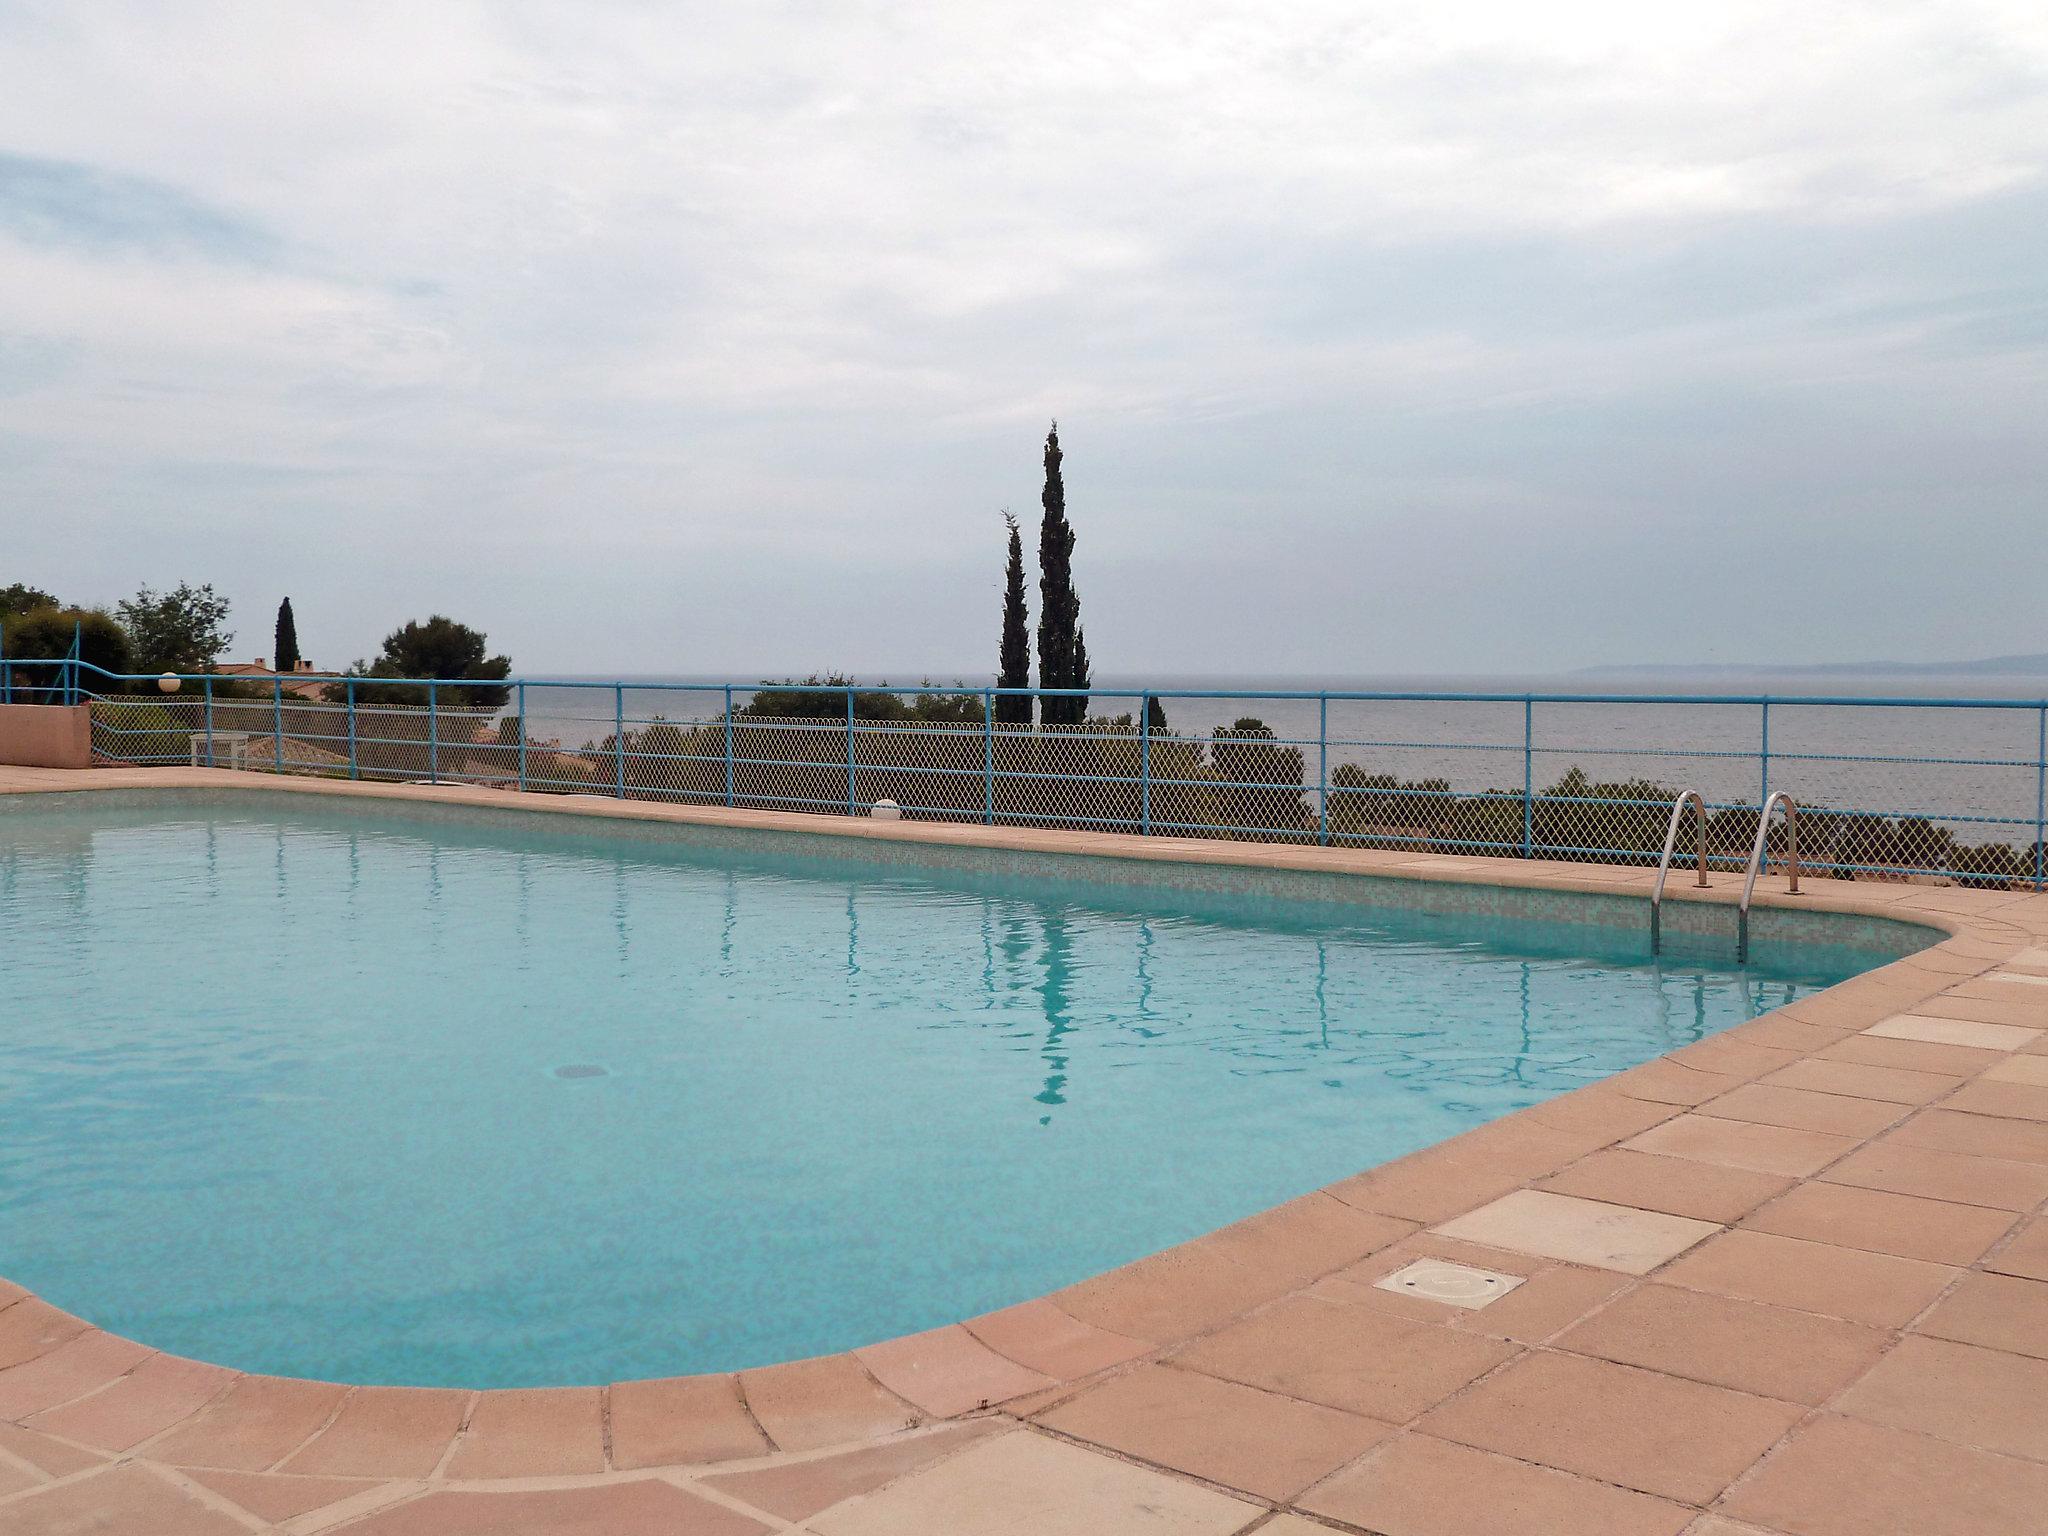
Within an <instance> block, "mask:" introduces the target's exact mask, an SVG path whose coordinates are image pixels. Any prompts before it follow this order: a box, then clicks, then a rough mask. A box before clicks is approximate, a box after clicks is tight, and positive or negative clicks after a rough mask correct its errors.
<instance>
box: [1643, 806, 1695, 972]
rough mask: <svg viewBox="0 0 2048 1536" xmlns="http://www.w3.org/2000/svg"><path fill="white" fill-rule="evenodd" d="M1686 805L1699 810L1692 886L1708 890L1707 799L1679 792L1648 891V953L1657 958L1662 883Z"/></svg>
mask: <svg viewBox="0 0 2048 1536" xmlns="http://www.w3.org/2000/svg"><path fill="white" fill-rule="evenodd" d="M1687 805H1696V806H1698V807H1699V808H1700V843H1699V864H1700V872H1699V878H1698V879H1697V880H1695V881H1694V882H1693V883H1694V884H1695V885H1697V886H1698V887H1699V888H1700V889H1701V890H1705V889H1706V888H1707V797H1706V796H1705V795H1703V794H1701V793H1700V792H1699V791H1698V790H1696V789H1681V790H1680V791H1679V792H1678V798H1677V799H1676V800H1674V801H1672V802H1671V824H1670V825H1669V826H1667V827H1666V828H1665V829H1664V852H1663V854H1662V855H1661V856H1659V858H1658V860H1657V883H1656V884H1655V885H1653V886H1652V887H1650V953H1651V954H1653V955H1654V954H1656V953H1657V948H1658V946H1659V945H1660V944H1661V943H1662V942H1663V938H1664V880H1665V877H1666V876H1668V875H1669V874H1670V873H1671V851H1672V849H1674V848H1676V847H1677V846H1678V823H1679V822H1680V821H1681V820H1683V819H1684V816H1685V808H1686V806H1687Z"/></svg>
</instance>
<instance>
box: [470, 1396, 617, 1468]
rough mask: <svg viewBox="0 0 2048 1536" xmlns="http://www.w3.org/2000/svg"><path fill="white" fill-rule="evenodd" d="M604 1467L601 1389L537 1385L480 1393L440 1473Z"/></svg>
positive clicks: (602, 1397) (602, 1399) (602, 1398)
mask: <svg viewBox="0 0 2048 1536" xmlns="http://www.w3.org/2000/svg"><path fill="white" fill-rule="evenodd" d="M603 1470H604V1394H603V1392H601V1391H600V1390H599V1389H598V1388H596V1387H538V1388H528V1389H525V1390H520V1391H499V1392H486V1393H484V1394H483V1395H482V1396H481V1397H479V1398H478V1399H477V1402H476V1406H475V1408H474V1409H473V1410H472V1411H471V1413H470V1416H469V1424H468V1427H467V1428H465V1429H464V1430H463V1432H462V1438H461V1439H460V1440H458V1441H457V1442H456V1444H455V1454H454V1455H453V1456H451V1457H450V1458H449V1459H448V1466H447V1470H446V1471H445V1472H444V1473H443V1474H442V1475H443V1476H444V1477H450V1478H471V1479H475V1478H492V1477H563V1476H570V1475H574V1474H577V1473H589V1472H602V1471H603Z"/></svg>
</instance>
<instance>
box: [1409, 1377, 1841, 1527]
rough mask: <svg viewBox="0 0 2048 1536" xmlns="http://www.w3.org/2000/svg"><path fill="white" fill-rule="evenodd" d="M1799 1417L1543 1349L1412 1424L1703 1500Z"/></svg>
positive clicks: (1760, 1402) (1769, 1402) (1794, 1409)
mask: <svg viewBox="0 0 2048 1536" xmlns="http://www.w3.org/2000/svg"><path fill="white" fill-rule="evenodd" d="M1803 1412H1804V1410H1803V1409H1801V1408H1799V1407H1798V1406H1797V1405H1795V1404H1792V1403H1785V1402H1778V1401H1775V1400H1773V1399H1771V1398H1764V1397H1755V1396H1752V1395H1750V1394H1748V1393H1744V1392H1732V1391H1730V1390H1728V1389H1727V1388H1725V1387H1712V1386H1706V1385H1704V1384H1702V1383H1700V1382H1696V1381H1685V1380H1681V1379H1679V1378H1678V1377H1675V1376H1665V1375H1661V1374H1659V1373H1657V1372H1654V1371H1644V1370H1638V1369H1636V1368H1635V1367H1633V1366H1626V1365H1615V1364H1612V1363H1610V1362H1608V1361H1605V1360H1589V1359H1582V1358H1580V1357H1579V1356H1576V1355H1567V1354H1557V1353H1552V1352H1550V1351H1542V1350H1539V1351H1536V1352H1533V1353H1531V1354H1527V1355H1524V1356H1523V1357H1522V1358H1521V1359H1519V1360H1517V1361H1515V1362H1514V1363H1513V1364H1512V1365H1510V1366H1508V1367H1507V1368H1506V1369H1505V1370H1503V1371H1500V1372H1499V1373H1497V1374H1495V1375H1493V1376H1490V1377H1488V1378H1487V1379H1486V1380H1485V1381H1483V1382H1480V1383H1479V1384H1478V1385H1477V1386H1475V1387H1473V1388H1472V1389H1471V1390H1470V1391H1468V1392H1464V1393H1461V1394H1460V1395H1459V1396H1457V1397H1456V1398H1453V1399H1452V1400H1451V1401H1450V1402H1448V1403H1446V1404H1444V1405H1443V1406H1442V1407H1441V1408H1438V1409H1437V1410H1436V1411H1435V1412H1434V1413H1431V1414H1429V1415H1428V1416H1427V1417H1425V1418H1424V1419H1423V1420H1422V1421H1421V1423H1420V1424H1419V1425H1418V1426H1417V1427H1418V1428H1420V1429H1421V1430H1422V1431H1423V1432H1424V1433H1425V1434H1431V1435H1436V1436H1439V1437H1441V1438H1443V1439H1447V1440H1456V1441H1458V1442H1460V1443H1461V1444H1464V1445H1471V1446H1476V1447H1478V1448H1479V1449H1481V1450H1488V1451H1496V1452H1499V1453H1500V1454H1501V1455H1504V1456H1513V1457H1516V1458H1518V1459H1520V1460H1523V1461H1535V1462H1541V1463H1542V1464H1543V1465H1545V1466H1549V1467H1556V1468H1558V1469H1559V1470H1561V1471H1565V1472H1574V1473H1577V1474H1579V1475H1580V1476H1582V1477H1591V1478H1597V1479H1599V1480H1600V1481H1602V1482H1608V1483H1617V1484H1619V1485H1621V1486H1622V1487H1624V1488H1633V1489H1636V1490H1637V1491H1638V1492H1641V1493H1649V1494H1655V1495H1657V1496H1658V1497H1660V1498H1667V1499H1674V1500H1677V1501H1679V1502H1681V1503H1692V1504H1706V1503H1708V1502H1710V1501H1712V1500H1713V1499H1714V1498H1716V1497H1718V1496H1719V1494H1720V1493H1721V1491H1722V1489H1724V1488H1726V1487H1727V1486H1728V1485H1729V1484H1730V1483H1732V1482H1733V1481H1734V1480H1735V1479H1736V1478H1737V1477H1739V1476H1741V1475H1742V1473H1744V1472H1745V1471H1747V1470H1748V1469H1749V1467H1750V1466H1752V1465H1753V1464H1754V1463H1755V1462H1756V1460H1757V1458H1758V1457H1760V1456H1762V1455H1763V1454H1764V1452H1765V1451H1767V1450H1769V1449H1770V1448H1771V1446H1772V1445H1773V1444H1775V1443H1776V1442H1777V1440H1778V1439H1779V1438H1780V1437H1781V1436H1782V1435H1783V1434H1784V1433H1785V1431H1786V1430H1788V1429H1790V1428H1791V1427H1792V1426H1793V1424H1795V1423H1797V1422H1798V1420H1799V1419H1800V1417H1801V1416H1802V1414H1803Z"/></svg>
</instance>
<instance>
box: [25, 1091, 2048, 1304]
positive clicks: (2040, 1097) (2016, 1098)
mask: <svg viewBox="0 0 2048 1536" xmlns="http://www.w3.org/2000/svg"><path fill="white" fill-rule="evenodd" d="M1942 1107H1943V1108H1944V1109H1952V1110H1955V1111H1957V1112H1958V1113H1960V1114H1966V1115H1991V1116H1995V1117H1996V1118H1998V1119H2000V1120H2028V1121H2032V1122H2034V1123H2035V1124H2042V1123H2048V1087H2041V1086H2038V1085H2036V1084H2033V1083H1999V1082H1987V1081H1985V1079H1983V1078H1981V1077H1980V1078H1978V1079H1977V1080H1976V1081H1975V1082H1974V1083H1965V1084H1963V1086H1962V1087H1961V1088H1958V1089H1957V1090H1956V1091H1955V1092H1954V1093H1953V1094H1951V1095H1950V1096H1949V1097H1948V1098H1947V1099H1946V1100H1944V1101H1943V1104H1942ZM0 1316H4V1314H0Z"/></svg>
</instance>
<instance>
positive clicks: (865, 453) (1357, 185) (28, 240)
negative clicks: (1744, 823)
mask: <svg viewBox="0 0 2048 1536" xmlns="http://www.w3.org/2000/svg"><path fill="white" fill-rule="evenodd" d="M918 12H923V13H925V14H922V15H917V14H914V13H918ZM2044 160H2048V9H2044V7H2043V6H2042V5H2041V4H2040V3H2039V0H2010V3H2008V0H1933V3H1929V0H1918V3H1907V4H1867V5H1853V6H1851V5H1830V4H1803V5H1786V4H1784V3H1783V0H1773V3H1770V4H1761V5H1741V4H1736V5H1712V6H1686V7H1678V6H1658V5H1644V4H1642V3H1640V0H1627V3H1620V0H1617V3H1572V0H1553V3H1550V4H1546V5H1541V6H1536V5H1529V4H1526V3H1523V0H1505V3H1495V4H1464V3H1443V0H1437V3H1433V4H1431V5H1427V6H1423V5H1416V4H1413V3H1403V4H1399V5H1375V4H1359V3H1347V4H1326V3H1322V0H1293V3H1290V4H1286V5H1272V4H1264V5H1257V6H1252V5H1218V4H1211V3H1206V0H1160V3H1156V4H1155V3H1130V0H1086V3H1067V0H1029V3H1016V4H1010V3H991V0H961V3H958V4H955V5H951V6H944V7H904V6H900V5H893V4H879V3H876V4H854V3H839V0H814V3H809V4H775V3H761V0H750V3H747V4H741V5H725V6H712V5H704V4H697V5H688V6H685V5H679V4H674V3H658V4H657V3H650V4H645V5H625V4H601V3H593V0H575V3H559V4H557V3H543V0H533V3H501V4H490V5H479V4H460V3H454V0H440V3H435V4H429V5H423V4H418V3H406V4H402V5H384V4H371V3H365V0H348V3H341V4H332V5H320V4H313V3H306V0H300V3H293V4H290V5H276V4H273V3H254V0H252V3H248V4H241V5H211V4H188V3H182V0H142V3H135V4H120V3H115V0H94V3H92V4H78V3H75V0H71V3H53V4H18V3H10V0H0V585H4V584H5V583H6V582H8V581H11V580H27V581H31V582H33V583H35V584H37V585H40V586H44V587H48V588H52V589H55V590H56V591H58V592H59V594H60V595H62V596H64V597H66V598H68V599H72V600H85V601H111V600H113V599H114V598H117V597H119V596H122V595H124V594H126V593H128V592H131V591H132V590H133V589H134V588H135V587H136V586H137V585H138V584H141V583H144V582H149V583H152V584H155V585H159V586H161V585H165V584H170V583H175V582H177V581H180V580H190V581H210V582H213V583H215V584H216V585H217V586H219V587H220V588H221V589H222V590H223V591H224V592H225V593H227V594H228V595H229V596H230V597H231V598H232V599H233V600H234V603H235V614H234V620H235V626H236V627H237V628H238V629H239V630H240V632H241V637H240V639H238V641H237V644H236V646H235V650H236V652H237V653H239V654H246V655H250V656H254V655H258V654H267V653H268V651H269V648H270V621H271V615H272V612H273V610H274V609H275V606H276V603H277V600H278V598H279V597H280V596H281V595H284V594H287V593H289V594H290V596H291V597H292V599H293V605H294V607H295V609H296V611H297V614H298V628H299V635H300V637H301V642H302V645H303V647H304V649H305V651H306V653H307V654H308V655H310V656H311V657H313V659H314V660H315V661H317V662H320V663H322V664H329V663H341V662H345V661H347V660H349V659H350V658H352V657H354V656H357V655H361V654H364V653H366V652H371V651H373V650H374V649H375V645H376V642H377V639H378V637H379V636H381V634H382V633H383V632H384V631H385V630H386V629H388V628H390V627H391V626H392V625H394V624H396V623H398V622H399V621H402V620H404V619H406V618H411V617H416V616H421V615H424V614H425V613H427V612H429V611H442V612H447V613H450V614H452V615H454V616H456V617H458V618H461V619H464V620H466V621H468V622H471V623H474V624H476V625H478V626H480V627H482V628H484V629H486V630H488V631H489V633H490V635H491V638H492V640H493V642H494V643H495V644H497V645H499V646H501V647H502V648H504V649H507V650H509V651H510V652H511V654H512V655H513V657H514V660H515V662H516V663H517V664H518V666H519V668H520V670H522V671H529V672H535V673H540V672H547V671H584V672H590V671H596V672H610V671H627V672H654V671H682V672H712V673H721V672H731V673H734V674H737V675H740V676H757V675H762V674H764V673H768V672H779V671H782V670H786V669H791V668H812V667H819V668H823V667H840V668H853V669H857V670H860V671H862V672H864V673H865V674H866V675H868V676H870V677H872V676H874V675H876V674H878V673H881V672H884V671H886V672H889V673H890V674H891V675H893V676H902V675H904V674H906V673H913V672H916V671H919V670H924V669H929V670H934V671H939V672H943V673H945V674H946V675H948V676H951V675H953V674H956V673H959V674H964V675H967V676H970V677H976V678H979V677H981V676H983V675H985V674H986V673H988V672H990V671H992V669H993V664H994V652H995V646H996V619H997V609H998V602H999V597H1000V577H1001V559H1002V525H1001V521H1000V517H999V513H1000V511H1001V509H1002V508H1004V507H1005V506H1008V507H1010V508H1013V509H1015V510H1016V511H1018V512H1019V513H1020V514H1022V515H1023V516H1024V517H1025V518H1026V520H1027V524H1031V523H1035V519H1036V517H1037V512H1038V491H1039V464H1038V457H1039V449H1040V442H1041V439H1042V437H1043V435H1044V431H1045V427H1046V423H1047V420H1048V419H1049V418H1051V417H1053V416H1057V417H1058V418H1059V421H1060V427H1061V436H1062V439H1063V442H1064V444H1065V447H1066V451H1067V491H1068V504H1069V508H1070V511H1071V514H1072V517H1073V521H1074V525H1075V528H1076V531H1077V546H1076V551H1075V556H1074V566H1075V571H1076V575H1077V579H1078V582H1079V585H1080V588H1081V596H1082V605H1083V610H1082V611H1083V618H1084V620H1085V622H1086V624H1087V628H1088V639H1089V648H1090V651H1091V653H1092V655H1093V656H1094V659H1095V664H1096V668H1097V672H1098V674H1102V673H1121V674H1129V673H1132V672H1145V671H1152V672H1173V673H1183V674H1184V673H1190V672H1204V671H1211V672H1213V671H1231V672H1245V673H1260V672H1265V673H1283V672H1284V673H1304V672H1323V673H1328V674H1332V675H1347V676H1348V675H1356V674H1362V673H1372V672H1394V671H1430V672H1445V671H1460V670H1473V671H1502V670H1522V669H1530V668H1551V667H1557V668H1564V667H1577V666H1583V665H1589V664H1595V663H1605V662H1623V661H1670V662H1681V661H1713V660H1719V661H1734V662H1770V661H1794V662H1799V661H1826V660H1849V659H1858V658H1868V657H1899V658H1909V659H1910V658H1947V657H1965V656H1971V655H1985V654H1996V653H2001V652H2013V651H2040V650H2048V619H2044V612H2048V598H2044V593H2048V582H2044V571H2048V515H2044V513H2048V493H2044V489H2043V487H2044V483H2048V481H2044V471H2048V412H2044V406H2048V181H2044V176H2043V170H2044ZM1027 542H1028V541H1027ZM1033 596H1034V602H1033V607H1034V614H1035V609H1036V593H1035V588H1034V594H1033Z"/></svg>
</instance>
